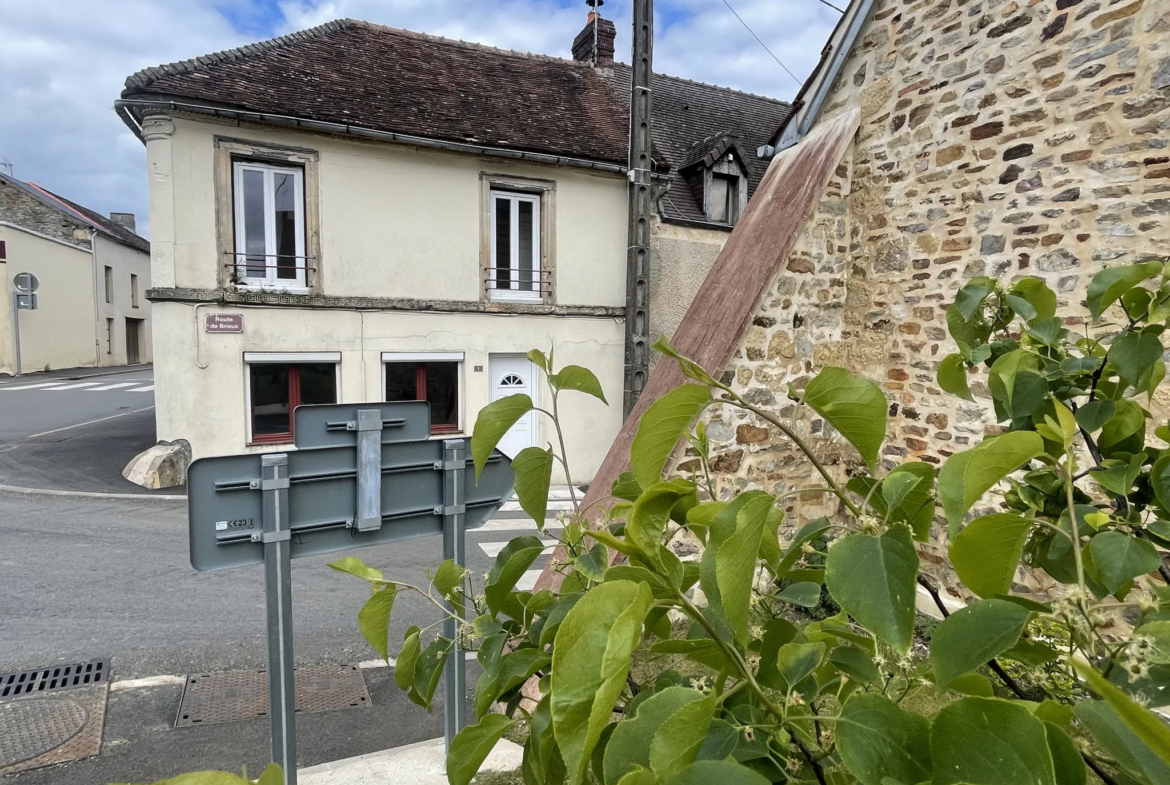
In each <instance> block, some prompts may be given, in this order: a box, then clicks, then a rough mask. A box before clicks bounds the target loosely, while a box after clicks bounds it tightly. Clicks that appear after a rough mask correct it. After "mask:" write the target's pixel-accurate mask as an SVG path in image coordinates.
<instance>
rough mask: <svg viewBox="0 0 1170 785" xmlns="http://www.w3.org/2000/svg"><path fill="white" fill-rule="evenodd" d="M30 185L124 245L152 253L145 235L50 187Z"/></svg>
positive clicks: (63, 208)
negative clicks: (60, 194)
mask: <svg viewBox="0 0 1170 785" xmlns="http://www.w3.org/2000/svg"><path fill="white" fill-rule="evenodd" d="M29 185H30V186H32V188H33V189H34V190H36V191H39V192H40V193H41V194H42V195H44V196H46V197H48V200H49V201H50V202H53V201H55V202H57V203H58V204H57V205H54V206H56V207H57V208H58V209H61V210H64V211H66V212H69V213H73V215H74V216H75V217H77V218H80V219H81V220H83V221H85V222H86V223H88V224H90V225H92V226H93V227H94V228H95V229H97V230H98V231H100V232H102V233H104V234H106V235H109V236H110V237H111V238H112V239H114V240H117V241H118V242H120V243H122V244H123V245H128V246H130V247H131V248H136V249H138V250H139V251H143V252H145V253H150V241H149V240H147V239H146V238H145V237H139V236H138V235H137V234H135V233H134V232H132V231H130V230H129V229H127V228H126V227H124V226H122V224H120V223H118V222H117V221H112V220H110V219H109V218H107V217H106V216H104V215H102V214H101V213H99V212H95V211H93V210H91V209H89V208H88V207H82V206H81V205H79V204H77V203H76V202H71V201H69V200H68V199H66V198H65V197H64V196H58V195H57V194H55V193H53V192H52V191H50V190H49V189H47V188H43V187H41V186H39V185H37V184H36V183H29Z"/></svg>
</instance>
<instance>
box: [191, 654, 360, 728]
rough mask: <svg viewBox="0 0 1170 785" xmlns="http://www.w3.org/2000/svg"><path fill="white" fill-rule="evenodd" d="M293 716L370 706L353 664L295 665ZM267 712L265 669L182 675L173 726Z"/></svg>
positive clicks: (232, 720)
mask: <svg viewBox="0 0 1170 785" xmlns="http://www.w3.org/2000/svg"><path fill="white" fill-rule="evenodd" d="M295 678H296V712H297V714H304V713H311V712H318V711H337V710H339V709H353V708H360V707H363V706H369V705H370V694H369V692H367V691H366V681H365V679H364V678H362V673H361V671H360V670H358V668H357V667H356V666H353V665H313V666H309V667H304V668H297V669H296V671H295ZM267 716H268V672H267V671H263V670H255V671H228V672H226V673H200V674H195V675H192V676H188V677H187V684H186V686H185V687H184V688H183V700H182V702H181V703H180V704H179V714H178V716H177V717H176V718H175V727H177V728H182V727H186V726H190V725H213V724H215V723H218V722H238V721H240V720H254V719H256V718H258V717H267Z"/></svg>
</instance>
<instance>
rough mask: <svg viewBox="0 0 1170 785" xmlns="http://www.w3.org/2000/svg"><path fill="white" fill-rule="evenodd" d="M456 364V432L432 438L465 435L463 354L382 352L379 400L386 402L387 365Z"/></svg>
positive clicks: (434, 434) (443, 433) (432, 437)
mask: <svg viewBox="0 0 1170 785" xmlns="http://www.w3.org/2000/svg"><path fill="white" fill-rule="evenodd" d="M431 362H439V363H444V362H446V363H455V364H456V365H457V366H458V367H457V368H456V371H455V378H456V380H457V383H458V385H459V389H458V390H456V392H457V393H458V395H457V398H458V401H457V402H456V404H455V425H456V430H455V431H454V433H452V432H446V431H445V432H442V433H432V434H431V435H430V438H431V439H432V440H434V439H450V438H451V437H452V435H456V434H461V433H464V432H465V431H464V423H465V422H466V408H467V376H466V374H465V373H464V372H463V371H464V365H463V352H382V386H381V387H380V388H379V393H378V398H379V400H382V401H385V400H386V363H431Z"/></svg>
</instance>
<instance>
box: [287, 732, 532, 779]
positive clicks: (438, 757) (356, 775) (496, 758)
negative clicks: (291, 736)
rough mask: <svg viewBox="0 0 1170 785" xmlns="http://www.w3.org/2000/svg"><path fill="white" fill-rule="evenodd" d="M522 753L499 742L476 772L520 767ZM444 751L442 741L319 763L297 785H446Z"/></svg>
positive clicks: (302, 774)
mask: <svg viewBox="0 0 1170 785" xmlns="http://www.w3.org/2000/svg"><path fill="white" fill-rule="evenodd" d="M523 757H524V750H523V748H522V747H520V746H519V745H517V744H513V743H512V742H510V741H508V740H507V739H501V740H500V742H499V743H498V744H496V747H495V749H493V750H492V751H491V754H490V755H488V757H487V760H485V761H484V763H483V766H481V767H480V772H481V773H482V772H486V771H514V770H515V769H518V768H520V763H521V761H522V759H523ZM445 761H446V751H445V750H444V748H443V740H442V739H431V740H429V741H421V742H419V743H417V744H409V745H407V746H405V747H398V748H397V749H392V750H386V751H384V752H375V753H372V754H370V755H361V756H358V757H356V758H349V759H347V760H339V761H334V762H333V763H322V764H321V765H320V766H312V767H310V768H307V769H301V770H300V771H299V772H298V773H297V782H298V783H300V785H447V774H446V768H445Z"/></svg>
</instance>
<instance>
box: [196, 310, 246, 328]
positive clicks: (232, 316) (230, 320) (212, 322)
mask: <svg viewBox="0 0 1170 785" xmlns="http://www.w3.org/2000/svg"><path fill="white" fill-rule="evenodd" d="M203 329H204V331H205V332H209V333H242V332H243V331H244V315H243V314H242V313H209V314H207V315H206V321H205V322H204V323H203Z"/></svg>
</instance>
